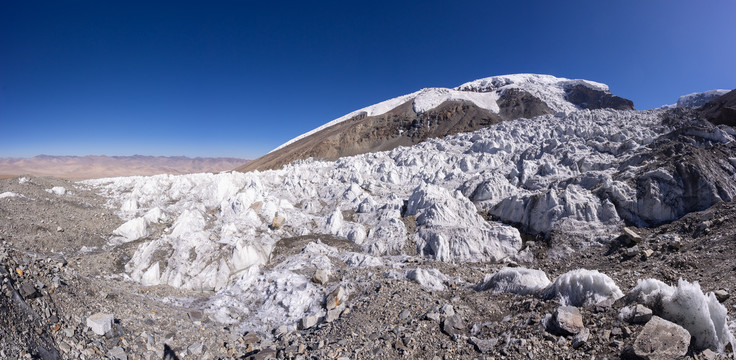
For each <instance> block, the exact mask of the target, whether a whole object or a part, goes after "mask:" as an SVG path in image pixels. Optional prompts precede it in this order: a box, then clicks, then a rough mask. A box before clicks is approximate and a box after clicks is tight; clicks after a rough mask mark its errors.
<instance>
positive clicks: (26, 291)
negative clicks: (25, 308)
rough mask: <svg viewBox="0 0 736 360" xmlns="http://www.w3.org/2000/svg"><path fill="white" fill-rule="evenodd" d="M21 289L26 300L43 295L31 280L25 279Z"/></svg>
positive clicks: (21, 293)
mask: <svg viewBox="0 0 736 360" xmlns="http://www.w3.org/2000/svg"><path fill="white" fill-rule="evenodd" d="M19 290H20V291H19V292H20V295H21V296H22V297H23V298H24V299H26V300H27V299H33V298H37V297H39V296H41V294H40V293H39V292H38V290H37V289H36V287H35V286H33V283H32V282H30V281H24V282H23V283H21V284H20V289H19Z"/></svg>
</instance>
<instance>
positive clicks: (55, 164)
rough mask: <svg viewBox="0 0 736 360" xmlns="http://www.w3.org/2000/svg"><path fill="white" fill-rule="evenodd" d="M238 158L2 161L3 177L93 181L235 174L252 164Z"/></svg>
mask: <svg viewBox="0 0 736 360" xmlns="http://www.w3.org/2000/svg"><path fill="white" fill-rule="evenodd" d="M248 161H249V160H246V159H238V158H199V157H197V158H189V157H184V156H172V157H168V156H143V155H133V156H104V155H101V156H97V155H90V156H50V155H39V156H34V157H32V158H0V176H2V177H11V176H18V175H26V174H27V175H35V176H53V177H58V178H63V179H72V180H80V179H93V178H102V177H116V176H135V175H158V174H190V173H201V172H221V171H227V170H232V169H234V168H236V167H238V166H241V165H243V164H244V163H246V162H248Z"/></svg>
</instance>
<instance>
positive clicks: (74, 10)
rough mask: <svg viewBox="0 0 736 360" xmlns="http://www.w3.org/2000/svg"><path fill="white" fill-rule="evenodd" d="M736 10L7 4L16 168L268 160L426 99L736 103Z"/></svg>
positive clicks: (6, 105)
mask: <svg viewBox="0 0 736 360" xmlns="http://www.w3.org/2000/svg"><path fill="white" fill-rule="evenodd" d="M734 14H736V1H732V0H722V1H699V2H695V1H641V0H638V1H616V2H613V1H458V2H447V1H421V2H419V1H417V2H411V3H409V2H404V3H398V2H394V1H391V2H389V1H387V2H383V1H339V2H314V3H313V2H303V1H301V2H277V1H271V2H262V1H259V2H248V1H206V2H205V1H172V2H165V1H32V0H28V1H25V0H23V1H20V0H18V1H0V157H30V156H34V155H38V154H51V155H92V154H94V155H103V154H104V155H133V154H143V155H168V156H171V155H186V156H234V157H246V158H255V157H257V156H259V155H262V154H263V153H265V152H268V151H269V150H270V149H272V148H274V147H276V146H278V145H280V144H281V143H283V142H285V141H287V140H289V139H290V138H292V137H294V136H297V135H299V134H301V133H304V132H306V131H308V130H311V129H313V128H315V127H317V126H319V125H321V124H323V123H325V122H328V121H330V120H332V119H334V118H337V117H339V116H342V115H344V114H346V113H348V112H350V111H353V110H356V109H358V108H361V107H364V106H367V105H371V104H373V103H376V102H380V101H382V100H385V99H388V98H392V97H396V96H399V95H402V94H406V93H409V92H413V91H416V90H418V89H421V88H424V87H434V86H441V87H453V86H457V85H459V84H461V83H464V82H467V81H470V80H474V79H477V78H482V77H487V76H492V75H502V74H511V73H521V72H530V73H544V74H551V75H556V76H562V77H568V78H584V79H589V80H594V81H599V82H603V83H606V84H608V85H609V86H610V88H611V91H612V92H613V93H614V94H616V95H619V96H623V97H626V98H629V99H631V100H633V101H634V103H635V106H636V107H637V108H638V109H646V108H652V107H657V106H660V105H663V104H669V103H674V102H675V101H676V100H677V97H678V96H680V95H683V94H686V93H691V92H697V91H704V90H709V89H714V88H726V89H732V88H736V67H735V66H734V59H736V46H734V44H735V43H734V38H735V37H736V22H735V21H733V17H734Z"/></svg>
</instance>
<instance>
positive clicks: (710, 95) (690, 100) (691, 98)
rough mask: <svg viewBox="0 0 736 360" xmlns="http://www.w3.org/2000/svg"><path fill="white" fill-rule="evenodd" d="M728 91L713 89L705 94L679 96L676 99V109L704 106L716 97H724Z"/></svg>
mask: <svg viewBox="0 0 736 360" xmlns="http://www.w3.org/2000/svg"><path fill="white" fill-rule="evenodd" d="M727 92H729V90H724V89H715V90H710V91H705V92H699V93H692V94H687V95H683V96H680V98H679V99H677V107H681V108H693V107H700V106H703V105H705V103H707V102H708V101H711V100H713V99H715V98H717V97H720V96H722V95H725V94H726V93H727Z"/></svg>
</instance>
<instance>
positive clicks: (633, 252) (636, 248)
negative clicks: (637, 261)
mask: <svg viewBox="0 0 736 360" xmlns="http://www.w3.org/2000/svg"><path fill="white" fill-rule="evenodd" d="M638 254H639V246H638V245H634V246H632V247H630V248H628V249H626V256H636V255H638Z"/></svg>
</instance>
